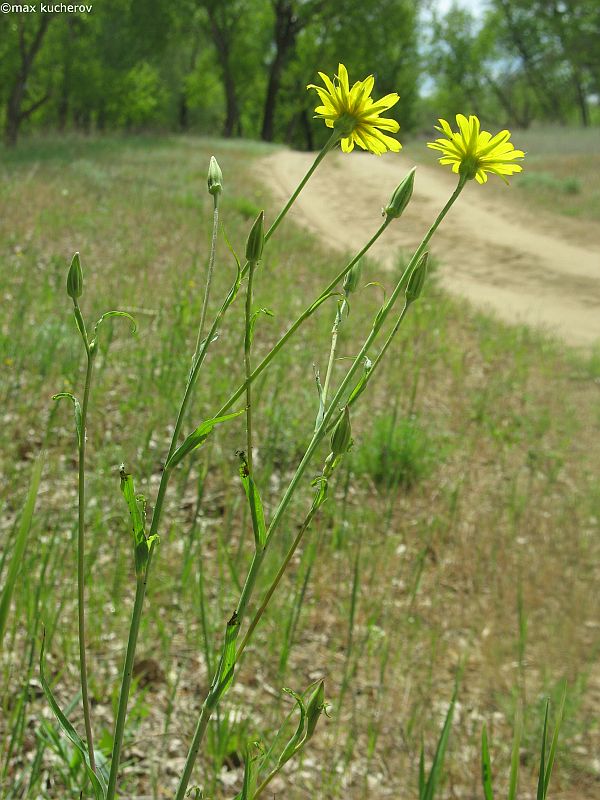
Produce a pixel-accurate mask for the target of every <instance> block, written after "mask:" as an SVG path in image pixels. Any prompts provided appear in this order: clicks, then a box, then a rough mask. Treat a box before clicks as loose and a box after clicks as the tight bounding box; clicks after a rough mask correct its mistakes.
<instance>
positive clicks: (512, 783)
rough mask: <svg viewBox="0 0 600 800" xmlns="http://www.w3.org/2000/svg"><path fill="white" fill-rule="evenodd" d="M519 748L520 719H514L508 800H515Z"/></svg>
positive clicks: (518, 716)
mask: <svg viewBox="0 0 600 800" xmlns="http://www.w3.org/2000/svg"><path fill="white" fill-rule="evenodd" d="M520 746H521V717H520V715H519V714H517V718H516V719H515V736H514V739H513V747H512V755H511V759H510V779H509V782H508V800H516V797H517V784H518V781H519V748H520Z"/></svg>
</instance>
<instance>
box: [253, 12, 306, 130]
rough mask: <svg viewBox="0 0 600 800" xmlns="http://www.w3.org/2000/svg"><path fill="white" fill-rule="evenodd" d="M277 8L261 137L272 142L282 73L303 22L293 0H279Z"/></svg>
mask: <svg viewBox="0 0 600 800" xmlns="http://www.w3.org/2000/svg"><path fill="white" fill-rule="evenodd" d="M274 10H275V37H274V38H275V56H274V58H273V61H272V62H271V67H270V69H269V82H268V84H267V94H266V97H265V105H264V111H263V123H262V130H261V133H260V138H261V139H262V140H263V141H264V142H272V141H273V136H274V132H275V130H274V129H275V111H276V108H277V98H278V95H279V89H280V87H281V75H282V73H283V68H284V66H285V64H286V61H287V59H288V57H289V55H290V53H291V52H292V50H293V48H294V46H295V44H296V38H297V36H298V32H299V31H300V28H301V23H300V21H299V19H298V17H297V16H296V14H295V12H294V6H293V2H292V0H277V2H276V3H275V6H274Z"/></svg>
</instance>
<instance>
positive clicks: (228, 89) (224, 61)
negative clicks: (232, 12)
mask: <svg viewBox="0 0 600 800" xmlns="http://www.w3.org/2000/svg"><path fill="white" fill-rule="evenodd" d="M206 10H207V12H208V19H209V22H210V27H211V32H212V36H213V41H214V43H215V47H216V49H217V59H218V61H219V66H220V68H221V76H222V78H223V88H224V89H225V124H224V125H223V136H224V137H225V138H226V139H229V138H231V137H232V136H233V134H234V131H235V128H236V125H237V123H238V120H239V107H238V101H237V90H236V85H235V78H234V75H233V70H232V68H231V36H232V31H231V25H229V26H228V25H227V24H226V22H223V21H222V20H219V19H218V17H217V8H216V7H215V6H213V5H207V6H206Z"/></svg>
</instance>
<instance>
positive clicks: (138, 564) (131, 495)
mask: <svg viewBox="0 0 600 800" xmlns="http://www.w3.org/2000/svg"><path fill="white" fill-rule="evenodd" d="M120 476H121V491H122V492H123V497H124V498H125V502H126V503H127V508H128V509H129V516H130V517H131V533H132V535H133V552H134V557H135V574H136V575H138V576H140V575H143V573H144V571H145V569H146V567H147V565H148V557H149V555H150V548H151V546H152V543H153V542H154V541H157V540H158V536H157V535H154V536H151V537H150V538H148V537H147V536H146V501H145V499H144V497H143V495H139V494H136V493H135V486H134V484H133V476H132V475H130V474H129V473H127V472H125V467H124V465H123V464H122V465H121V469H120Z"/></svg>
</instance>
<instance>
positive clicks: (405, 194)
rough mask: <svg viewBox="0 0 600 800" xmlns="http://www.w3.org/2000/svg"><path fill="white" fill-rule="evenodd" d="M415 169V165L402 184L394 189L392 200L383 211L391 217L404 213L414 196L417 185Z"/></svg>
mask: <svg viewBox="0 0 600 800" xmlns="http://www.w3.org/2000/svg"><path fill="white" fill-rule="evenodd" d="M415 170H416V167H413V168H412V169H411V171H410V172H409V173H408V175H407V176H406V178H404V180H403V181H402V183H401V184H400V186H398V188H397V189H396V190H395V191H394V193H393V195H392V197H391V199H390V202H389V203H388V204H387V206H386V207H385V208H384V209H383V213H384V214H385V215H386V216H387V217H388V218H389V219H397V218H398V217H400V216H401V215H402V212H403V211H404V209H405V208H406V206H407V205H408V203H409V201H410V198H411V197H412V193H413V188H414V185H415Z"/></svg>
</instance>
